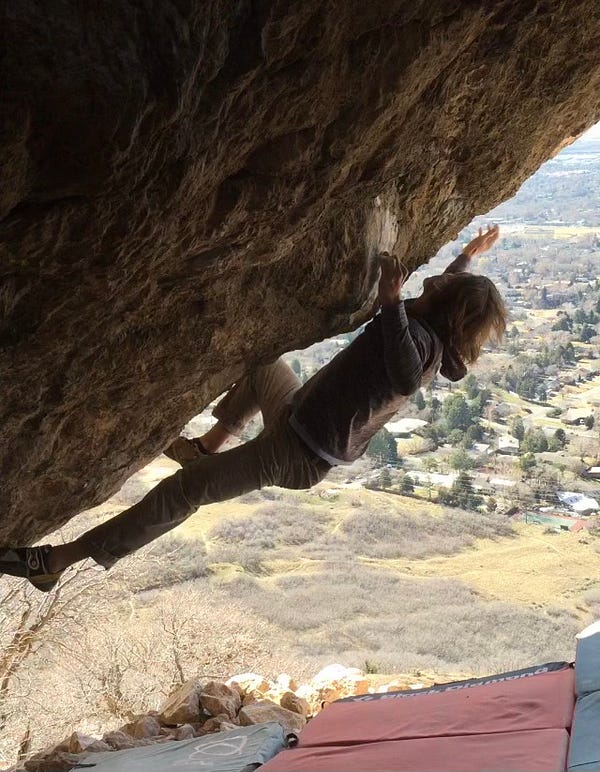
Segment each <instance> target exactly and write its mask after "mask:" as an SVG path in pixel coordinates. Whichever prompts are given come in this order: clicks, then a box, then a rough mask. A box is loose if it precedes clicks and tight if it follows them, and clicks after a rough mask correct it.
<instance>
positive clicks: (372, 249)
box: [366, 196, 398, 262]
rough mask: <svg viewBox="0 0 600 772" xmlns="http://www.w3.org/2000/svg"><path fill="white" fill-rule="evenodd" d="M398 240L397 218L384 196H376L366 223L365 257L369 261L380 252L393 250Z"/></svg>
mask: <svg viewBox="0 0 600 772" xmlns="http://www.w3.org/2000/svg"><path fill="white" fill-rule="evenodd" d="M397 240H398V220H397V218H396V215H395V214H394V213H393V211H392V209H391V207H390V205H389V202H386V201H385V197H384V196H376V197H375V199H374V200H373V208H372V210H371V214H370V217H369V221H368V223H367V232H366V242H367V245H366V246H367V258H368V260H369V262H371V261H372V260H373V259H374V258H375V257H376V256H377V255H379V254H381V253H382V252H389V253H390V254H391V253H392V252H393V251H394V247H395V245H396V241H397Z"/></svg>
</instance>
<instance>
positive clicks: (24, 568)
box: [0, 544, 62, 592]
mask: <svg viewBox="0 0 600 772" xmlns="http://www.w3.org/2000/svg"><path fill="white" fill-rule="evenodd" d="M51 549H52V547H51V546H50V545H49V544H44V545H43V546H41V547H8V548H4V549H3V548H0V574H10V575H11V576H21V577H23V578H24V579H29V581H30V582H31V584H32V585H33V586H34V587H35V588H36V589H38V590H41V591H42V592H49V591H50V590H51V589H52V588H53V587H55V586H56V584H57V583H58V580H59V579H60V576H61V574H62V571H59V572H58V573H56V574H51V573H50V571H49V570H48V556H49V554H50V550H51Z"/></svg>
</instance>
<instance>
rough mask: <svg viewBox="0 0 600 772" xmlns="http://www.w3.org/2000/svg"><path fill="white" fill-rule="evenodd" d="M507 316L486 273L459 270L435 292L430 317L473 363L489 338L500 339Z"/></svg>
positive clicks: (502, 303)
mask: <svg viewBox="0 0 600 772" xmlns="http://www.w3.org/2000/svg"><path fill="white" fill-rule="evenodd" d="M507 316H508V314H507V311H506V306H505V305H504V301H503V300H502V298H501V297H500V293H499V292H498V290H497V289H496V285H495V284H494V283H493V282H492V281H491V280H490V279H488V278H487V276H480V275H476V274H473V273H457V274H452V278H451V279H450V280H449V281H448V282H447V283H446V285H445V286H443V287H441V288H440V289H439V290H438V292H437V293H436V299H435V311H434V314H433V318H432V320H431V321H432V324H433V326H434V328H435V330H436V331H439V333H440V334H441V337H442V338H443V341H444V342H445V343H447V344H449V345H450V346H452V347H453V348H454V349H455V350H456V351H457V352H458V353H459V354H460V357H461V359H462V360H463V361H464V362H466V363H471V362H475V361H476V360H477V359H478V358H479V355H480V354H481V349H482V347H483V346H484V344H485V343H486V341H488V340H490V339H491V340H493V341H495V342H497V343H499V342H500V340H501V339H502V336H503V334H504V331H505V329H506V319H507Z"/></svg>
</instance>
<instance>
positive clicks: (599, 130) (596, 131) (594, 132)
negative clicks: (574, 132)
mask: <svg viewBox="0 0 600 772" xmlns="http://www.w3.org/2000/svg"><path fill="white" fill-rule="evenodd" d="M581 136H582V137H585V138H586V139H600V123H597V124H596V125H595V126H592V128H591V129H588V130H587V131H586V132H585V134H582V135H581Z"/></svg>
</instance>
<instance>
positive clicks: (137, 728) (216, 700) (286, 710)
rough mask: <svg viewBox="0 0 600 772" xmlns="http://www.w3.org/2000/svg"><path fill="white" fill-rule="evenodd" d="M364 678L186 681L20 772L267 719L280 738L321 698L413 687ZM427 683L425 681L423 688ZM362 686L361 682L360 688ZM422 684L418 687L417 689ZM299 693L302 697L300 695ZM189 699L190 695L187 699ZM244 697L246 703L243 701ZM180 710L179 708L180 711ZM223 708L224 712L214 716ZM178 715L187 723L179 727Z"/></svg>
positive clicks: (335, 668)
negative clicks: (143, 709)
mask: <svg viewBox="0 0 600 772" xmlns="http://www.w3.org/2000/svg"><path fill="white" fill-rule="evenodd" d="M367 679H368V676H365V674H364V673H363V672H362V671H360V670H357V669H356V668H346V667H344V666H343V665H330V666H329V667H327V668H324V669H323V670H322V671H321V672H320V673H318V674H317V675H316V676H315V677H314V678H313V679H312V680H311V681H310V682H309V683H305V684H301V685H300V686H298V685H297V684H296V683H295V682H294V681H293V679H291V678H290V676H289V675H287V674H285V673H281V674H280V675H279V676H278V678H277V679H276V680H275V681H270V680H268V679H267V678H264V677H263V676H260V675H256V674H254V673H242V674H240V675H237V676H233V677H232V678H231V679H230V680H229V681H228V682H227V684H224V683H220V682H218V681H209V682H207V683H202V682H201V681H198V680H196V679H191V680H189V681H186V682H185V683H183V684H181V685H180V686H179V687H177V688H176V689H175V691H174V692H173V693H172V694H171V695H170V696H169V697H168V699H167V701H166V702H165V704H164V705H163V706H162V708H161V711H160V713H157V712H152V713H150V714H147V715H144V716H138V717H137V719H136V720H135V721H132V722H130V723H129V724H125V725H124V726H123V727H121V728H120V729H117V730H113V731H110V732H106V734H104V736H103V737H102V739H101V740H97V739H95V738H94V737H88V736H86V735H83V734H81V733H80V732H74V733H73V734H72V735H71V736H70V737H67V738H66V739H65V740H63V741H62V742H60V743H58V744H57V745H54V746H53V747H51V748H46V749H45V750H44V751H41V752H40V753H37V754H35V756H32V757H31V758H29V759H28V760H27V761H26V762H25V769H26V770H28V772H52V771H53V770H56V771H57V772H61V771H62V770H69V769H71V768H73V767H74V766H75V765H77V764H79V763H80V762H81V763H83V765H86V764H88V765H89V764H90V763H93V757H92V758H90V757H89V756H88V755H87V754H89V753H93V752H98V751H106V750H108V751H110V750H116V751H118V750H127V749H129V748H137V747H140V746H143V745H151V744H155V743H163V742H168V741H170V740H188V739H192V738H193V737H203V736H205V735H208V734H213V733H216V732H228V731H231V730H232V729H237V728H239V726H251V725H252V724H262V723H266V722H270V721H276V722H278V723H279V724H280V725H281V726H282V728H283V729H284V732H285V733H286V734H299V733H300V732H301V731H302V729H303V728H304V727H305V725H306V722H307V720H308V719H310V718H311V717H312V716H314V715H316V714H317V713H318V712H319V711H320V710H321V709H322V708H323V707H325V706H326V704H327V701H326V700H323V694H327V695H329V696H331V695H334V694H335V699H340V698H342V697H350V696H354V695H357V694H364V693H366V692H369V693H375V692H386V691H388V690H389V691H392V690H399V689H402V688H404V689H410V688H412V686H413V685H414V677H413V676H409V675H407V676H404V677H402V678H398V679H395V680H394V681H393V682H390V683H388V684H384V683H380V684H378V685H372V686H369V685H368V681H367ZM444 680H451V679H444ZM432 683H433V681H432V680H431V679H429V680H428V685H431V684H432ZM228 684H229V685H228ZM363 684H366V686H365V687H364V688H363ZM423 686H424V684H422V683H420V684H419V688H422V687H423ZM292 687H293V689H292ZM288 690H289V691H288ZM301 693H302V694H304V695H306V698H307V699H305V698H303V697H301V696H300V694H301ZM190 695H195V697H194V698H193V699H190ZM198 696H199V697H198ZM248 697H251V698H252V699H251V700H250V701H249V702H248V703H247V702H246V698H248ZM242 702H243V706H242ZM182 706H185V710H183V711H182ZM223 708H225V710H224V712H220V711H222V710H223ZM174 711H177V712H178V715H179V720H174V718H175V713H174ZM184 714H185V715H187V716H188V718H189V720H190V721H191V723H182V721H183V717H184ZM82 754H85V756H84V755H82Z"/></svg>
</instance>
